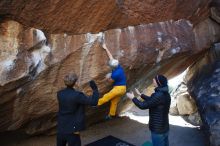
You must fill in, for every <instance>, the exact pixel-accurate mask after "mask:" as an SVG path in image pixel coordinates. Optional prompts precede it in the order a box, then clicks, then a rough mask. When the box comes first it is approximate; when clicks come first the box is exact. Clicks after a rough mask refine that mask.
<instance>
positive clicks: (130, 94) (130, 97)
mask: <svg viewBox="0 0 220 146" xmlns="http://www.w3.org/2000/svg"><path fill="white" fill-rule="evenodd" d="M126 96H127V98H129V99H131V100H132V99H133V98H134V93H133V92H128V93H126Z"/></svg>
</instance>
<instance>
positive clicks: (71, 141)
mask: <svg viewBox="0 0 220 146" xmlns="http://www.w3.org/2000/svg"><path fill="white" fill-rule="evenodd" d="M66 144H68V146H81V140H80V135H79V134H57V146H66Z"/></svg>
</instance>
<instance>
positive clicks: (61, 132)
mask: <svg viewBox="0 0 220 146" xmlns="http://www.w3.org/2000/svg"><path fill="white" fill-rule="evenodd" d="M77 79H78V77H77V75H76V74H74V73H73V74H69V75H66V76H65V78H64V83H65V85H66V88H65V89H63V90H60V91H59V92H58V93H57V99H58V104H59V111H58V124H57V130H58V131H57V146H66V144H67V143H68V146H81V140H80V135H79V132H80V131H82V130H84V129H85V105H92V106H96V105H97V103H98V98H99V91H98V88H97V86H96V83H95V82H94V81H90V82H89V84H90V87H91V88H92V90H93V94H92V96H90V97H87V96H86V95H85V94H84V93H82V92H80V91H77V90H75V89H74V88H73V87H74V86H75V84H76V82H77Z"/></svg>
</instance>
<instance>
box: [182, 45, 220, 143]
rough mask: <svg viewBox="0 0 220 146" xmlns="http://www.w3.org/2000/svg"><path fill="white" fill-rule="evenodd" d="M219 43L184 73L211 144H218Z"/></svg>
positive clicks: (219, 130)
mask: <svg viewBox="0 0 220 146" xmlns="http://www.w3.org/2000/svg"><path fill="white" fill-rule="evenodd" d="M219 60H220V44H215V45H214V46H213V48H212V49H211V50H210V51H209V52H208V53H207V54H205V55H204V56H203V57H201V58H200V59H199V61H198V62H197V63H195V64H193V65H192V66H191V67H190V68H189V71H188V73H187V75H186V81H187V86H188V89H189V92H190V94H191V96H193V97H194V98H195V100H196V102H197V105H198V110H199V113H200V115H201V118H202V122H203V126H204V129H205V131H206V134H207V137H208V140H209V142H210V145H211V146H219V145H220V106H219V105H220V98H219V97H220V96H219V95H220V90H219V89H220V88H219V87H220V80H219V79H220V78H219V77H220V62H219Z"/></svg>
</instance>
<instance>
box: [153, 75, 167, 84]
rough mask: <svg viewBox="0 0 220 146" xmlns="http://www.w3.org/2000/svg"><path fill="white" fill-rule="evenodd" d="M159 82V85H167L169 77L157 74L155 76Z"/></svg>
mask: <svg viewBox="0 0 220 146" xmlns="http://www.w3.org/2000/svg"><path fill="white" fill-rule="evenodd" d="M154 79H155V80H156V82H157V85H158V87H161V86H162V87H164V86H167V78H166V77H165V76H163V75H156V76H155V78H154Z"/></svg>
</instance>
